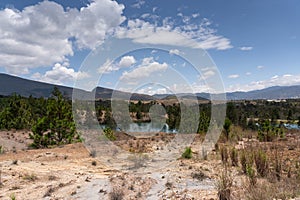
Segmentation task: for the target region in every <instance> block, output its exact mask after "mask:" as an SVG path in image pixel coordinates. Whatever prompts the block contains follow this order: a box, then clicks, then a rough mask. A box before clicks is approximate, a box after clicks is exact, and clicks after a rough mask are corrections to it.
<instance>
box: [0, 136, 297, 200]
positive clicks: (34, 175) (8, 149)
mask: <svg viewBox="0 0 300 200" xmlns="http://www.w3.org/2000/svg"><path fill="white" fill-rule="evenodd" d="M117 137H118V140H117V141H116V142H115V144H116V145H117V146H118V147H120V148H122V149H124V150H125V151H126V152H127V151H128V152H129V151H130V152H132V151H133V150H134V151H135V152H132V153H135V154H138V155H140V154H141V152H147V153H148V154H149V155H151V154H155V153H156V152H157V151H161V149H163V148H164V147H166V146H167V143H169V142H170V141H171V140H172V139H173V138H174V136H173V135H167V134H156V135H154V136H153V138H151V139H149V138H146V139H143V138H142V139H137V138H133V137H131V136H128V135H124V134H120V135H117ZM92 140H93V139H92ZM30 142H31V141H30V139H29V132H28V131H8V132H7V131H0V145H2V147H3V149H4V153H2V154H0V170H1V174H0V178H1V180H0V183H1V185H0V199H1V200H2V199H3V200H6V199H12V198H13V197H16V199H22V200H23V199H25V200H27V199H28V200H31V199H49V200H50V199H51V200H52V199H53V200H54V199H66V200H68V199H70V200H71V199H84V200H85V199H118V198H117V197H121V196H122V197H123V199H128V200H129V199H149V200H156V199H162V200H163V199H174V200H175V199H176V200H177V199H180V200H181V199H182V200H183V199H185V200H192V199H195V200H198V199H199V200H201V199H208V200H212V199H217V190H216V187H215V186H216V181H217V177H218V176H219V175H220V173H222V171H223V165H222V163H221V161H220V155H219V153H216V152H214V151H212V152H210V154H209V155H208V158H207V160H203V159H202V158H200V157H201V156H200V155H199V152H194V153H193V157H194V158H193V159H190V160H187V159H181V158H177V159H176V158H174V159H170V161H172V162H170V163H169V164H165V163H163V160H164V158H162V159H161V160H160V159H159V158H157V159H152V160H151V164H150V165H149V166H150V167H152V168H150V170H149V169H148V170H147V168H146V167H145V166H146V163H144V162H146V161H149V159H148V160H147V159H146V160H139V162H138V163H137V164H138V165H139V166H137V168H138V169H139V170H135V169H132V170H122V169H121V168H120V167H119V165H118V164H119V163H116V165H114V163H112V164H110V165H109V164H108V163H109V162H108V161H107V160H105V159H106V158H107V157H109V158H110V157H111V158H112V159H113V157H114V155H115V154H110V153H109V150H110V149H106V148H107V147H102V149H101V151H99V152H100V154H99V153H98V154H95V155H94V154H93V152H91V151H89V150H88V149H87V148H86V146H85V145H83V144H82V143H77V144H70V145H64V146H60V147H56V148H51V149H38V150H28V149H27V146H28V144H29V143H30ZM297 144H298V143H297ZM199 145H201V140H200V139H199V138H198V139H197V138H196V139H195V140H194V143H193V144H192V149H197V147H199ZM105 152H107V153H105ZM165 152H167V148H165ZM290 154H293V157H294V159H298V158H300V157H299V149H297V148H294V150H290ZM155 155H156V154H155ZM157 155H160V154H157ZM115 157H116V158H118V157H117V156H115ZM114 162H115V160H114ZM122 162H123V163H121V164H122V165H123V164H127V163H126V162H128V163H129V162H130V161H129V160H128V159H127V160H126V159H125V161H124V160H123V161H122ZM124 162H125V163H124ZM149 162H150V161H149ZM162 163H163V164H164V165H162ZM155 166H157V167H156V168H155ZM229 170H230V171H231V173H232V174H234V176H235V179H234V181H235V185H237V186H238V185H241V184H242V182H241V180H243V177H242V175H241V173H240V172H239V171H238V169H237V168H234V167H229ZM112 195H115V198H112Z"/></svg>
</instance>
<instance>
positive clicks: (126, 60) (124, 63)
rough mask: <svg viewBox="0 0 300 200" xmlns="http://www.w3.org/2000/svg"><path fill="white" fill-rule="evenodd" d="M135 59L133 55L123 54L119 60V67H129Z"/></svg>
mask: <svg viewBox="0 0 300 200" xmlns="http://www.w3.org/2000/svg"><path fill="white" fill-rule="evenodd" d="M135 63H136V60H135V58H134V57H133V56H124V57H122V58H121V60H120V62H119V66H120V67H130V66H131V65H133V64H135Z"/></svg>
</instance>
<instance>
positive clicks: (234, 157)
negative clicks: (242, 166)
mask: <svg viewBox="0 0 300 200" xmlns="http://www.w3.org/2000/svg"><path fill="white" fill-rule="evenodd" d="M230 158H231V164H232V166H238V165H239V155H238V151H237V150H236V149H235V148H232V149H231V153H230Z"/></svg>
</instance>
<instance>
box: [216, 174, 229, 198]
mask: <svg viewBox="0 0 300 200" xmlns="http://www.w3.org/2000/svg"><path fill="white" fill-rule="evenodd" d="M232 185H233V178H232V177H231V176H230V175H229V174H228V172H227V169H225V170H224V171H223V173H222V174H221V176H220V177H219V179H218V181H217V185H216V188H217V191H218V198H219V200H230V199H231V188H232Z"/></svg>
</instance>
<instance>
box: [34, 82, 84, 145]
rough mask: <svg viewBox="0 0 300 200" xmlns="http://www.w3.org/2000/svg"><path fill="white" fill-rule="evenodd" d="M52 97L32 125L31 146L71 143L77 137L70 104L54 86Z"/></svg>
mask: <svg viewBox="0 0 300 200" xmlns="http://www.w3.org/2000/svg"><path fill="white" fill-rule="evenodd" d="M52 95H53V96H52V98H49V99H48V100H47V114H46V116H43V117H41V118H39V119H38V120H37V122H36V123H35V124H34V125H33V128H32V134H31V138H32V139H33V143H32V145H31V146H32V147H35V148H41V147H48V146H49V145H59V144H68V143H72V142H73V141H75V140H76V139H77V138H78V133H77V132H76V127H75V123H74V121H73V116H72V109H71V104H70V102H68V101H67V100H65V99H64V98H63V97H62V94H61V92H60V91H59V90H58V88H56V87H55V88H54V90H53V92H52Z"/></svg>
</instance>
